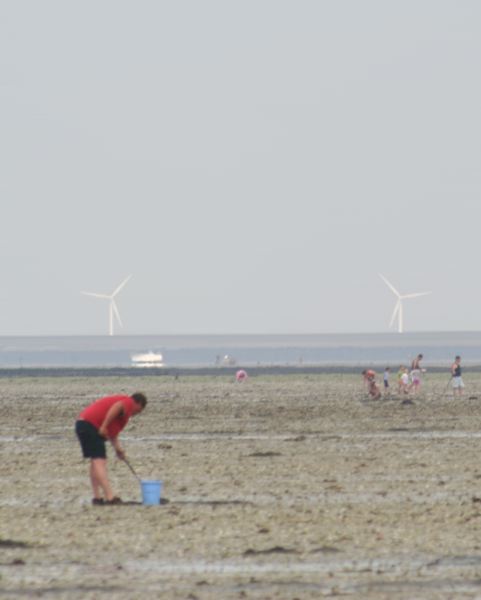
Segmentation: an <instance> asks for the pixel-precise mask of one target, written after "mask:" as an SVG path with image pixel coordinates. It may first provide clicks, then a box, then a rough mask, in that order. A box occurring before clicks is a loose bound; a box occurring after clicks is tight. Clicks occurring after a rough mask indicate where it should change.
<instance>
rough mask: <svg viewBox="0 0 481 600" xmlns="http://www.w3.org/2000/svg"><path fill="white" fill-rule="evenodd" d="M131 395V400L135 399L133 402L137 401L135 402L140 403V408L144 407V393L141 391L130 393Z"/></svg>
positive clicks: (145, 402) (145, 401)
mask: <svg viewBox="0 0 481 600" xmlns="http://www.w3.org/2000/svg"><path fill="white" fill-rule="evenodd" d="M131 397H132V399H133V400H135V402H137V404H140V406H141V407H142V408H145V406H146V404H147V396H146V395H145V394H142V393H141V392H135V394H132V396H131Z"/></svg>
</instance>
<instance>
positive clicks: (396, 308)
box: [389, 300, 401, 327]
mask: <svg viewBox="0 0 481 600" xmlns="http://www.w3.org/2000/svg"><path fill="white" fill-rule="evenodd" d="M400 307H401V300H398V301H397V302H396V306H395V307H394V311H393V313H392V316H391V321H390V322H389V327H392V326H393V323H394V319H395V318H396V315H397V314H398V312H399V309H400Z"/></svg>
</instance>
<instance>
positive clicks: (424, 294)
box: [402, 292, 432, 299]
mask: <svg viewBox="0 0 481 600" xmlns="http://www.w3.org/2000/svg"><path fill="white" fill-rule="evenodd" d="M428 294H432V292H419V293H418V294H405V295H404V296H402V298H403V299H404V298H419V296H427V295H428Z"/></svg>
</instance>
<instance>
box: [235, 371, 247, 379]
mask: <svg viewBox="0 0 481 600" xmlns="http://www.w3.org/2000/svg"><path fill="white" fill-rule="evenodd" d="M235 379H236V381H239V382H242V381H245V380H246V379H247V373H246V371H244V369H239V370H238V371H237V373H236V374H235Z"/></svg>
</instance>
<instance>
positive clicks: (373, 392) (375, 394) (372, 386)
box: [362, 369, 381, 400]
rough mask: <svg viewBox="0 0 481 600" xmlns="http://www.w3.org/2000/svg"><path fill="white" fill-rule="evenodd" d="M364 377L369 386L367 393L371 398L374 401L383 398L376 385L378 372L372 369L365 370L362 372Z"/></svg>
mask: <svg viewBox="0 0 481 600" xmlns="http://www.w3.org/2000/svg"><path fill="white" fill-rule="evenodd" d="M362 376H363V379H364V382H365V384H366V386H367V391H368V393H369V395H370V396H371V398H373V399H374V400H379V398H380V397H381V390H380V389H379V387H378V386H377V383H376V372H375V371H373V370H372V369H365V370H364V371H363V372H362Z"/></svg>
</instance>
